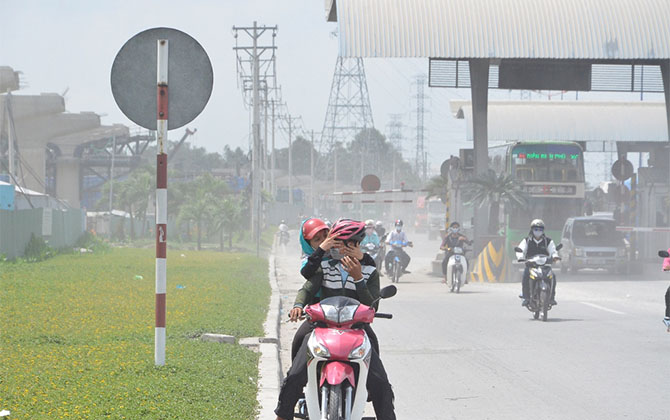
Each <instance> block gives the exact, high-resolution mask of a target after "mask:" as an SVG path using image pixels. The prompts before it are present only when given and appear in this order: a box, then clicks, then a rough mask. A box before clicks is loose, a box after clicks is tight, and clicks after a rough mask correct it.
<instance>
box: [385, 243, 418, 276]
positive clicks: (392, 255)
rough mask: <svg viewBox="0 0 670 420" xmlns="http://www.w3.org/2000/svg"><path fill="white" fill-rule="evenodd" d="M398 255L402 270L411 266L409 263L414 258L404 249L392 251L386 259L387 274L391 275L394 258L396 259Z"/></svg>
mask: <svg viewBox="0 0 670 420" xmlns="http://www.w3.org/2000/svg"><path fill="white" fill-rule="evenodd" d="M396 253H397V254H398V258H400V268H401V269H403V270H404V269H406V268H407V266H408V265H409V262H410V260H411V259H412V258H410V256H409V255H407V253H406V252H405V251H404V250H403V249H402V248H394V249H392V250H390V251H389V252H388V253H387V254H386V258H385V261H384V262H385V263H386V272H387V273H390V272H391V264H392V263H393V258H395V256H396Z"/></svg>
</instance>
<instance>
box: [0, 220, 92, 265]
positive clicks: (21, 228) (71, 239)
mask: <svg viewBox="0 0 670 420" xmlns="http://www.w3.org/2000/svg"><path fill="white" fill-rule="evenodd" d="M44 211H45V209H42V208H38V209H30V210H16V211H7V210H0V254H4V255H5V256H6V257H7V258H16V257H21V256H23V252H24V250H25V248H26V245H27V244H28V241H30V235H31V234H35V236H42V232H43V223H42V222H43V219H44V217H43V216H44ZM47 211H48V209H47ZM84 230H85V213H84V212H83V211H82V210H79V209H70V210H51V235H49V236H44V239H45V240H46V241H47V243H48V244H49V246H51V247H53V248H61V247H66V246H73V245H74V244H75V242H77V239H79V237H80V236H81V235H82V234H83V233H84Z"/></svg>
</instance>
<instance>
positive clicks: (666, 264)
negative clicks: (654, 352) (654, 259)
mask: <svg viewBox="0 0 670 420" xmlns="http://www.w3.org/2000/svg"><path fill="white" fill-rule="evenodd" d="M661 253H662V252H661ZM661 253H659V255H660V256H662V257H664V259H663V271H670V249H668V250H667V252H666V253H665V254H664V255H661ZM663 324H665V328H666V329H667V330H668V332H670V287H668V290H666V292H665V317H664V318H663Z"/></svg>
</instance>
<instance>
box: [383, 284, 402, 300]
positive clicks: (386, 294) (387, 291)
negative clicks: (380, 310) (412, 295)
mask: <svg viewBox="0 0 670 420" xmlns="http://www.w3.org/2000/svg"><path fill="white" fill-rule="evenodd" d="M396 293H398V288H397V287H395V286H394V285H390V286H386V287H384V288H383V289H381V290H380V291H379V296H380V297H381V298H382V299H388V298H390V297H393V296H395V294H396Z"/></svg>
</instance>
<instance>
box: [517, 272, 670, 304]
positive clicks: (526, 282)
mask: <svg viewBox="0 0 670 420" xmlns="http://www.w3.org/2000/svg"><path fill="white" fill-rule="evenodd" d="M521 294H522V295H523V298H524V299H530V268H529V267H528V266H526V268H525V269H524V270H523V279H522V280H521ZM554 299H556V273H554V279H553V280H552V285H551V300H554ZM666 301H667V298H666Z"/></svg>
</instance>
